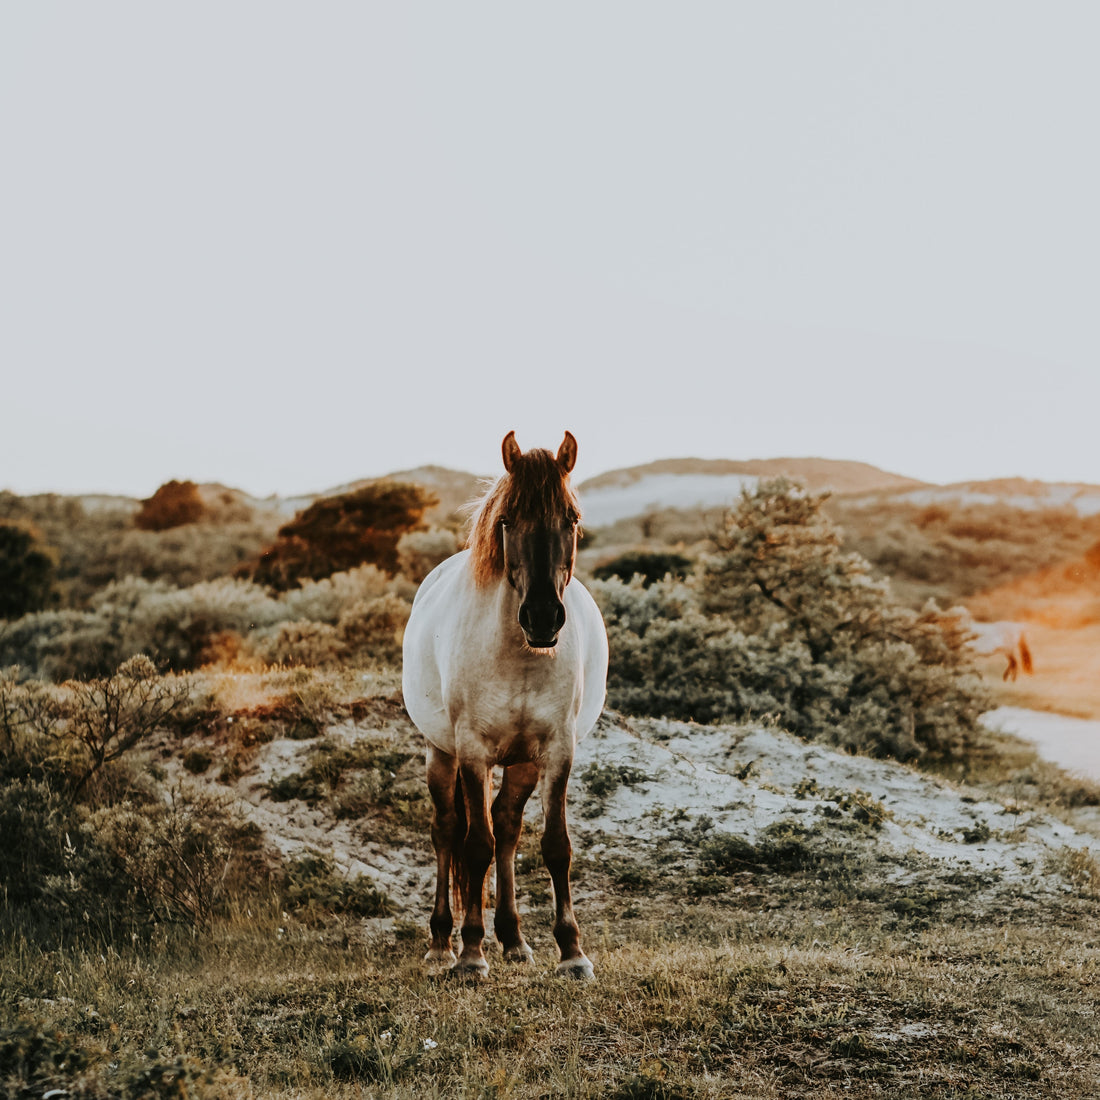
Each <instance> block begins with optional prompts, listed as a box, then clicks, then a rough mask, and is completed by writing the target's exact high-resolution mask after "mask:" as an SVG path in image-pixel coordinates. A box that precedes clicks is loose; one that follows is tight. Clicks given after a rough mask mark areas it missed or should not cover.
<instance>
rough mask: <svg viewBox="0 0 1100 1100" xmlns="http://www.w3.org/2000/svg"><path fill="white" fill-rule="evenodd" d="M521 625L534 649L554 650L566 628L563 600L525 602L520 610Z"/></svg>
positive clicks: (528, 642) (524, 634)
mask: <svg viewBox="0 0 1100 1100" xmlns="http://www.w3.org/2000/svg"><path fill="white" fill-rule="evenodd" d="M519 625H520V629H521V630H522V631H523V636H524V637H525V638H526V639H527V644H528V645H529V646H530V647H531V648H532V649H553V648H554V647H555V646H556V645H557V644H558V635H559V634H560V633H561V628H562V627H563V626H565V604H563V603H562V602H561V600H558V599H554V600H525V601H524V602H523V603H522V604H521V605H520V609H519Z"/></svg>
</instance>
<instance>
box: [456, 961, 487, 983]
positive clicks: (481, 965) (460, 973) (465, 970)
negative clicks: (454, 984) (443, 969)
mask: <svg viewBox="0 0 1100 1100" xmlns="http://www.w3.org/2000/svg"><path fill="white" fill-rule="evenodd" d="M451 976H452V977H455V978H463V979H465V980H466V981H471V982H481V981H484V980H485V979H486V978H488V977H489V964H488V963H487V962H486V961H485V960H484V959H483V958H481V959H463V958H460V959H459V960H458V962H456V963H455V964H454V966H452V967H451Z"/></svg>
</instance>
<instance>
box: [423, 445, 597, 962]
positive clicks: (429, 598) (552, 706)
mask: <svg viewBox="0 0 1100 1100" xmlns="http://www.w3.org/2000/svg"><path fill="white" fill-rule="evenodd" d="M502 452H503V458H504V469H505V473H504V475H503V476H502V477H501V478H500V480H499V481H498V482H497V483H496V485H495V486H494V487H493V488H492V489H491V490H490V491H489V493H488V495H487V496H486V497H485V498H484V500H483V501H482V503H481V505H480V507H479V509H478V512H477V515H476V518H475V520H474V527H473V533H472V534H471V536H470V544H469V549H467V550H464V551H462V552H461V553H458V554H455V555H454V556H453V557H451V558H448V559H447V560H446V561H445V562H444V563H443V564H442V565H440V566H438V567H437V568H436V569H435V570H434V571H433V572H432V573H430V574H429V575H428V578H427V580H425V581H424V583H423V584H422V585H421V586H420V589H419V591H418V592H417V594H416V599H415V601H414V602H413V609H412V615H411V616H410V618H409V623H408V626H407V627H406V629H405V642H404V653H405V659H404V682H403V687H404V694H405V706H406V708H407V709H408V712H409V715H410V717H411V718H412V720H413V722H415V723H416V725H417V727H418V728H419V729H420V732H421V733H422V734H424V737H425V738H426V739H427V742H428V790H429V792H430V794H431V797H432V804H433V807H434V816H433V818H432V842H433V844H434V845H435V852H436V866H437V877H436V892H435V907H434V909H433V910H432V916H431V920H430V921H429V928H430V930H431V949H430V950H429V951H428V955H427V959H428V961H429V962H431V963H434V964H438V965H442V966H449V967H450V968H451V969H452V970H454V971H456V972H458V973H459V974H465V975H467V976H469V977H482V976H484V975H486V974H487V973H488V972H489V964H488V962H487V961H486V958H485V953H484V950H483V948H482V942H483V939H484V935H485V928H484V915H483V907H484V904H485V902H484V887H485V879H486V875H487V873H488V870H489V864H490V863H491V862H492V861H493V859H494V857H495V859H496V865H497V875H496V879H497V883H496V884H497V899H496V913H495V918H496V919H495V930H496V938H497V940H498V941H499V943H500V946H501V947H502V948H503V950H504V958H505V959H506V960H508V961H511V962H517V963H524V962H528V961H530V960H531V958H532V957H533V956H532V951H531V948H530V947H529V946H528V944H527V941H526V940H525V939H524V937H523V934H522V932H521V931H520V925H519V911H518V909H517V908H516V888H515V870H514V860H515V854H516V846H517V844H518V843H519V836H520V830H521V828H522V826H523V807H524V805H525V803H526V802H527V799H528V798H529V797H530V795H531V794H532V793H533V792H534V790H535V788H536V787H537V788H538V790H539V794H540V797H541V800H542V812H543V833H542V855H543V859H544V860H545V862H546V867H547V869H548V870H549V872H550V878H551V881H552V883H553V887H554V939H556V940H557V943H558V949H559V952H560V957H561V961H560V962H559V964H558V967H557V973H558V974H560V975H562V976H563V977H574V978H591V977H592V973H593V971H592V963H591V962H590V961H589V960H588V957H587V956H586V955H585V953H584V951H582V950H581V936H580V928H579V927H578V925H577V919H576V917H575V916H574V913H573V902H572V896H571V893H570V888H569V865H570V858H571V852H572V847H571V845H570V842H569V831H568V828H567V826H566V820H565V800H566V789H567V787H568V784H569V773H570V769H571V767H572V764H573V751H574V749H575V748H576V745H577V742H578V741H579V740H580V739H581V738H582V737H584V736H585V735H586V734H587V733H589V732H590V731H591V729H592V727H593V726H595V724H596V720H597V719H598V718H599V716H600V711H601V710H602V709H603V704H604V696H605V693H606V680H607V633H606V631H605V629H604V624H603V618H602V617H601V615H600V611H599V608H598V607H597V606H596V603H595V601H594V600H593V599H592V597H591V596H590V595H589V594H588V592H587V590H586V589H585V588H584V586H583V585H582V584H581V583H580V581H578V580H576V579H575V578H574V577H573V565H574V562H575V560H576V555H577V528H578V523H579V521H580V507H579V505H578V503H577V498H576V495H575V494H574V492H573V489H572V488H571V486H570V483H569V474H570V472H571V471H572V469H573V464H574V463H575V462H576V458H577V441H576V440H575V439H574V438H573V436H572V435H571V434H570V433H569V432H566V433H565V439H564V441H563V442H562V445H561V447H560V448H559V449H558V452H557V454H556V455H555V454H554V452H552V451H547V450H541V449H538V448H536V449H533V450H530V451H527V452H526V453H524V452H522V451H521V450H520V448H519V445H518V444H517V443H516V436H515V432H509V433H508V435H507V436H505V439H504V443H503V447H502ZM498 766H499V767H502V768H503V779H502V781H501V785H500V791H499V793H498V794H497V796H496V798H492V789H493V784H492V775H493V769H494V768H495V767H498ZM490 801H491V805H490ZM452 887H454V888H455V889H454V891H453V892H454V893H455V894H456V895H457V899H456V900H457V902H458V905H460V906H461V908H462V909H463V910H464V913H463V922H462V949H461V952H460V954H459V955H458V957H457V959H456V957H455V953H454V948H453V946H452V941H451V932H452V930H453V926H454V918H453V914H452V909H451V894H452Z"/></svg>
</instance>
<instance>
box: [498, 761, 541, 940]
mask: <svg viewBox="0 0 1100 1100" xmlns="http://www.w3.org/2000/svg"><path fill="white" fill-rule="evenodd" d="M538 780H539V770H538V766H537V765H535V764H513V765H512V766H511V767H508V768H505V769H504V781H503V782H502V783H501V787H500V793H499V794H498V795H497V797H496V800H495V801H494V802H493V831H494V833H495V834H496V859H497V904H496V918H495V920H494V922H493V928H494V931H495V932H496V937H497V939H498V940H499V941H500V946H501V947H502V948H503V950H504V957H505V958H508V959H513V960H516V961H519V960H522V959H526V958H528V957H530V948H529V947H528V946H527V942H526V940H524V938H523V933H522V932H521V931H520V928H519V909H518V907H517V906H516V876H515V855H516V847H517V846H518V844H519V838H520V834H521V833H522V831H523V808H524V806H525V805H526V804H527V800H528V799H529V798H530V797H531V792H532V791H533V790H534V789H535V785H536V784H537V783H538Z"/></svg>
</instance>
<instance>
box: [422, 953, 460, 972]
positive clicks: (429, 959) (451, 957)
mask: <svg viewBox="0 0 1100 1100" xmlns="http://www.w3.org/2000/svg"><path fill="white" fill-rule="evenodd" d="M424 961H425V962H426V963H432V964H433V965H434V966H443V967H446V968H447V969H448V970H449V969H450V968H451V967H452V966H454V964H455V953H454V952H453V951H451V950H449V949H448V950H444V949H443V948H440V947H433V948H432V949H431V950H430V951H429V952H428V953H427V954H426V955H425V956H424Z"/></svg>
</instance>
